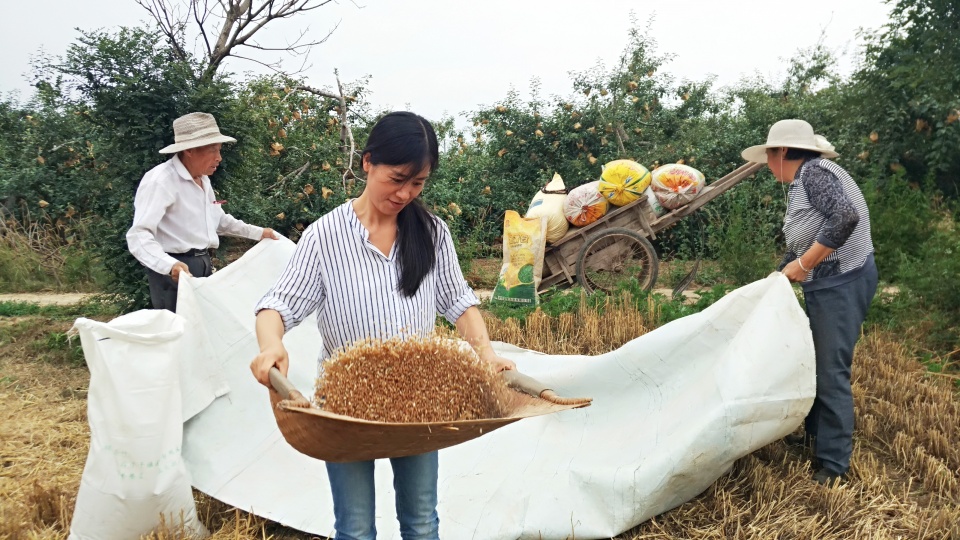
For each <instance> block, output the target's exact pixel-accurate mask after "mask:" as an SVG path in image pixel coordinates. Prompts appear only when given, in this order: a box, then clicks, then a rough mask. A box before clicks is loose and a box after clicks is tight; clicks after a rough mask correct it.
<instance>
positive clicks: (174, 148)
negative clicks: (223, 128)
mask: <svg viewBox="0 0 960 540" xmlns="http://www.w3.org/2000/svg"><path fill="white" fill-rule="evenodd" d="M235 142H237V140H236V139H234V138H233V137H227V136H226V135H214V136H213V137H204V138H202V139H197V140H195V141H189V142H182V143H174V144H171V145H170V146H167V147H165V148H162V149H161V150H160V153H161V154H176V153H177V152H182V151H184V150H189V149H191V148H200V147H201V146H206V145H208V144H217V143H235Z"/></svg>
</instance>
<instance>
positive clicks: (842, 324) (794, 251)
mask: <svg viewBox="0 0 960 540" xmlns="http://www.w3.org/2000/svg"><path fill="white" fill-rule="evenodd" d="M838 155H839V154H837V153H836V152H834V149H833V146H832V145H830V143H829V142H827V140H826V139H825V138H823V137H822V136H820V135H816V134H815V133H814V132H813V128H812V127H811V126H810V124H808V123H807V122H805V121H803V120H781V121H779V122H777V123H776V124H774V125H773V126H772V127H771V128H770V132H769V134H768V135H767V142H766V144H761V145H757V146H751V147H750V148H747V149H746V150H744V151H743V153H742V156H743V158H744V159H746V160H747V161H752V162H755V163H766V164H767V167H768V168H769V169H770V172H772V173H773V176H774V178H776V180H777V181H778V182H782V183H784V184H788V185H789V186H790V187H789V190H788V200H787V212H786V215H785V216H784V221H783V234H784V238H785V240H786V247H787V249H786V253H785V254H784V257H783V260H782V261H781V263H780V267H779V270H780V271H781V272H783V274H784V275H785V276H786V277H787V278H788V279H789V280H790V281H792V282H795V283H800V284H801V287H802V288H803V295H804V303H805V307H806V311H807V316H808V317H809V318H810V330H811V332H812V334H813V343H814V348H815V349H816V356H817V358H816V365H817V368H816V369H817V394H816V398H815V399H814V403H813V407H812V408H811V409H810V412H809V414H808V415H807V417H806V420H805V422H804V427H805V434H804V435H803V436H802V437H800V436H797V437H788V440H787V442H788V443H792V444H803V445H808V446H810V447H812V449H813V453H814V456H815V457H816V458H817V461H818V462H819V463H818V465H819V468H818V470H817V471H816V472H815V473H814V475H813V479H814V481H816V482H818V483H820V484H827V485H832V484H833V483H835V482H837V481H839V480H842V479H843V477H844V475H845V474H846V472H847V470H849V468H850V456H851V454H852V453H853V423H854V415H853V392H852V388H851V385H850V373H851V369H852V366H853V350H854V347H855V345H856V343H857V339H859V337H860V327H861V325H862V324H863V321H864V320H865V318H866V315H867V310H868V309H869V307H870V302H871V301H872V300H873V296H874V293H875V292H876V290H877V266H876V264H875V263H874V260H873V251H874V250H873V240H872V238H871V236H870V212H869V210H868V209H867V203H866V201H865V200H864V198H863V193H861V191H860V188H859V187H858V186H857V184H856V182H854V180H853V178H852V177H851V176H850V175H849V174H848V173H847V171H845V170H844V169H843V168H842V167H840V166H839V165H837V164H836V163H834V162H833V161H830V159H832V158H835V157H837V156H838Z"/></svg>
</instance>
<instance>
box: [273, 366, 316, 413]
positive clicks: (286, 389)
mask: <svg viewBox="0 0 960 540" xmlns="http://www.w3.org/2000/svg"><path fill="white" fill-rule="evenodd" d="M270 386H272V387H273V389H274V390H275V391H276V392H277V393H278V394H280V397H281V398H283V401H281V402H280V403H279V405H282V406H286V407H301V408H309V407H310V401H309V400H308V399H307V398H305V397H303V394H301V393H300V391H299V390H297V388H296V387H295V386H293V383H291V382H290V380H289V379H287V378H286V377H284V376H283V373H280V370H279V369H277V368H276V367H272V368H270Z"/></svg>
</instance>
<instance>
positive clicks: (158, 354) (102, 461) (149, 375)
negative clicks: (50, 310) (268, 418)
mask: <svg viewBox="0 0 960 540" xmlns="http://www.w3.org/2000/svg"><path fill="white" fill-rule="evenodd" d="M73 328H74V330H75V331H76V332H77V333H79V334H80V344H81V345H82V346H83V355H84V357H85V358H86V360H87V365H88V366H89V367H90V389H89V394H88V398H87V418H88V420H89V422H90V452H89V453H88V454H87V462H86V465H85V466H84V468H83V476H82V477H81V478H80V490H79V492H78V493H77V504H76V506H75V508H74V510H73V520H72V521H71V523H70V535H69V539H70V540H87V539H90V540H93V539H96V540H127V539H129V538H140V537H141V536H144V535H147V534H149V533H150V532H151V531H153V530H154V529H156V528H157V527H159V526H160V525H161V523H165V524H166V525H168V526H172V527H180V526H182V527H183V534H184V535H185V536H184V537H186V538H204V537H206V536H208V533H207V530H206V529H205V528H204V526H203V524H202V523H200V520H199V519H198V517H197V511H196V507H195V506H194V501H193V492H192V490H191V489H190V475H189V474H188V473H187V469H186V466H185V465H184V462H183V457H182V456H181V452H180V447H181V444H182V441H183V414H182V400H181V396H180V362H179V359H180V357H181V356H182V355H183V352H182V351H183V349H182V347H181V346H182V343H181V339H182V336H183V334H184V328H185V325H184V319H183V318H182V317H180V316H179V315H176V314H174V313H171V312H169V311H167V310H163V309H143V310H140V311H134V312H133V313H128V314H126V315H123V316H121V317H117V318H116V319H113V320H112V321H110V322H108V323H103V322H99V321H93V320H90V319H85V318H80V319H77V320H76V322H75V323H74V325H73Z"/></svg>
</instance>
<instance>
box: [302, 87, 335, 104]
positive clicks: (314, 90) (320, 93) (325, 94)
mask: <svg viewBox="0 0 960 540" xmlns="http://www.w3.org/2000/svg"><path fill="white" fill-rule="evenodd" d="M294 90H303V91H304V92H310V93H311V94H315V95H318V96H320V97H325V98H330V99H336V100H338V101H339V100H340V96H338V95H337V94H331V93H330V92H327V91H325V90H320V89H319V88H314V87H312V86H307V85H305V84H300V85H297V86H295V87H294Z"/></svg>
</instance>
